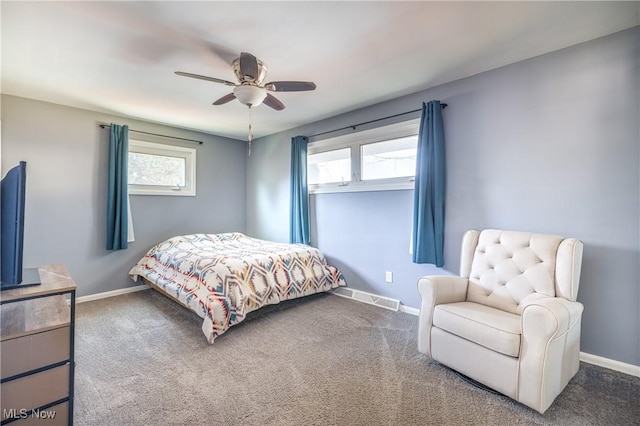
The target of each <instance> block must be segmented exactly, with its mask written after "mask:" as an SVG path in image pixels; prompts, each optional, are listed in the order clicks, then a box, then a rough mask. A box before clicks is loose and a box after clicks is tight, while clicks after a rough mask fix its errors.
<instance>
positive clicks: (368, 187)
mask: <svg viewBox="0 0 640 426" xmlns="http://www.w3.org/2000/svg"><path fill="white" fill-rule="evenodd" d="M413 188H414V182H413V181H410V182H396V183H366V182H360V183H349V184H347V185H335V186H322V187H317V188H309V194H331V193H336V192H368V191H399V190H407V189H413Z"/></svg>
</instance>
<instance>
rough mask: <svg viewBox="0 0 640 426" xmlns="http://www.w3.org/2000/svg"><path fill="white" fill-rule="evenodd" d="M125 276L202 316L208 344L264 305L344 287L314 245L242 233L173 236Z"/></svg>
mask: <svg viewBox="0 0 640 426" xmlns="http://www.w3.org/2000/svg"><path fill="white" fill-rule="evenodd" d="M129 275H130V276H131V278H132V279H133V280H137V278H138V276H140V277H143V278H146V279H147V280H149V281H151V282H152V283H154V284H156V285H157V286H158V287H159V288H161V289H162V290H164V291H165V292H166V293H167V294H169V295H171V296H173V297H175V298H176V299H178V300H179V301H180V302H182V303H183V304H184V305H186V306H187V307H189V309H191V310H192V311H194V312H195V313H197V314H198V315H199V316H200V317H202V318H203V319H204V323H203V324H202V331H203V332H204V334H205V336H206V337H207V340H208V341H209V343H213V341H214V340H215V338H216V337H217V336H219V335H221V334H222V333H224V332H225V331H227V330H228V329H229V327H231V326H233V325H235V324H238V323H239V322H241V321H242V320H244V318H245V316H246V315H247V314H248V313H249V312H251V311H254V310H256V309H258V308H260V307H262V306H265V305H270V304H275V303H279V302H281V301H283V300H287V299H295V298H297V297H301V296H306V295H309V294H313V293H318V292H322V291H328V290H331V289H333V288H336V287H340V286H344V285H346V283H345V281H344V278H343V277H342V274H341V273H340V271H339V270H338V269H337V268H335V267H333V266H331V265H329V264H328V263H327V261H326V259H325V257H324V255H323V254H322V253H321V252H320V251H319V250H318V249H316V248H314V247H310V246H306V245H304V244H285V243H275V242H270V241H264V240H259V239H255V238H251V237H248V236H246V235H244V234H241V233H228V234H194V235H185V236H178V237H174V238H171V239H169V240H167V241H164V242H162V243H160V244H158V245H157V246H155V247H153V248H152V249H151V250H149V251H148V252H147V254H146V255H145V256H144V257H143V258H142V259H141V260H140V261H139V262H138V264H137V265H136V266H134V267H133V268H132V269H131V271H130V272H129Z"/></svg>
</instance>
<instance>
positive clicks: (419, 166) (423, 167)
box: [413, 101, 446, 266]
mask: <svg viewBox="0 0 640 426" xmlns="http://www.w3.org/2000/svg"><path fill="white" fill-rule="evenodd" d="M445 166H446V164H445V147H444V126H443V124H442V107H441V105H440V101H430V102H427V103H424V102H423V103H422V118H421V120H420V132H419V136H418V154H417V159H416V181H415V191H414V199H413V263H433V264H435V265H436V266H443V265H444V259H443V250H444V208H445V178H446V167H445Z"/></svg>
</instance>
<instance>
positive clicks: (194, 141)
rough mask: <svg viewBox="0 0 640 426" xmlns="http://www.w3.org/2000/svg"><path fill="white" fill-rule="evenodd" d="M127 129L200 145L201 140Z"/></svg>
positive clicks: (103, 126) (105, 125)
mask: <svg viewBox="0 0 640 426" xmlns="http://www.w3.org/2000/svg"><path fill="white" fill-rule="evenodd" d="M98 126H100V127H101V128H103V129H104V128H107V127H111V125H110V124H98ZM129 131H130V132H135V133H144V134H145V135H152V136H160V137H162V138H169V139H177V140H181V141H187V142H193V143H197V144H198V145H202V141H198V140H195V139H187V138H179V137H177V136H167V135H161V134H159V133H150V132H143V131H142V130H134V129H129Z"/></svg>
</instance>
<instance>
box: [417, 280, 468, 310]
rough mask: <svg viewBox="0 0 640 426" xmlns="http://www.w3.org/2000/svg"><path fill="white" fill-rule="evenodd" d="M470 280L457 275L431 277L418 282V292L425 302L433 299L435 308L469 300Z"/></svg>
mask: <svg viewBox="0 0 640 426" xmlns="http://www.w3.org/2000/svg"><path fill="white" fill-rule="evenodd" d="M468 284H469V279H468V278H464V277H458V276H455V275H430V276H427V277H422V278H420V279H419V280H418V292H419V293H420V297H421V298H422V301H423V302H424V301H425V299H432V300H433V306H435V305H440V304H443V303H455V302H464V301H465V300H467V286H468Z"/></svg>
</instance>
